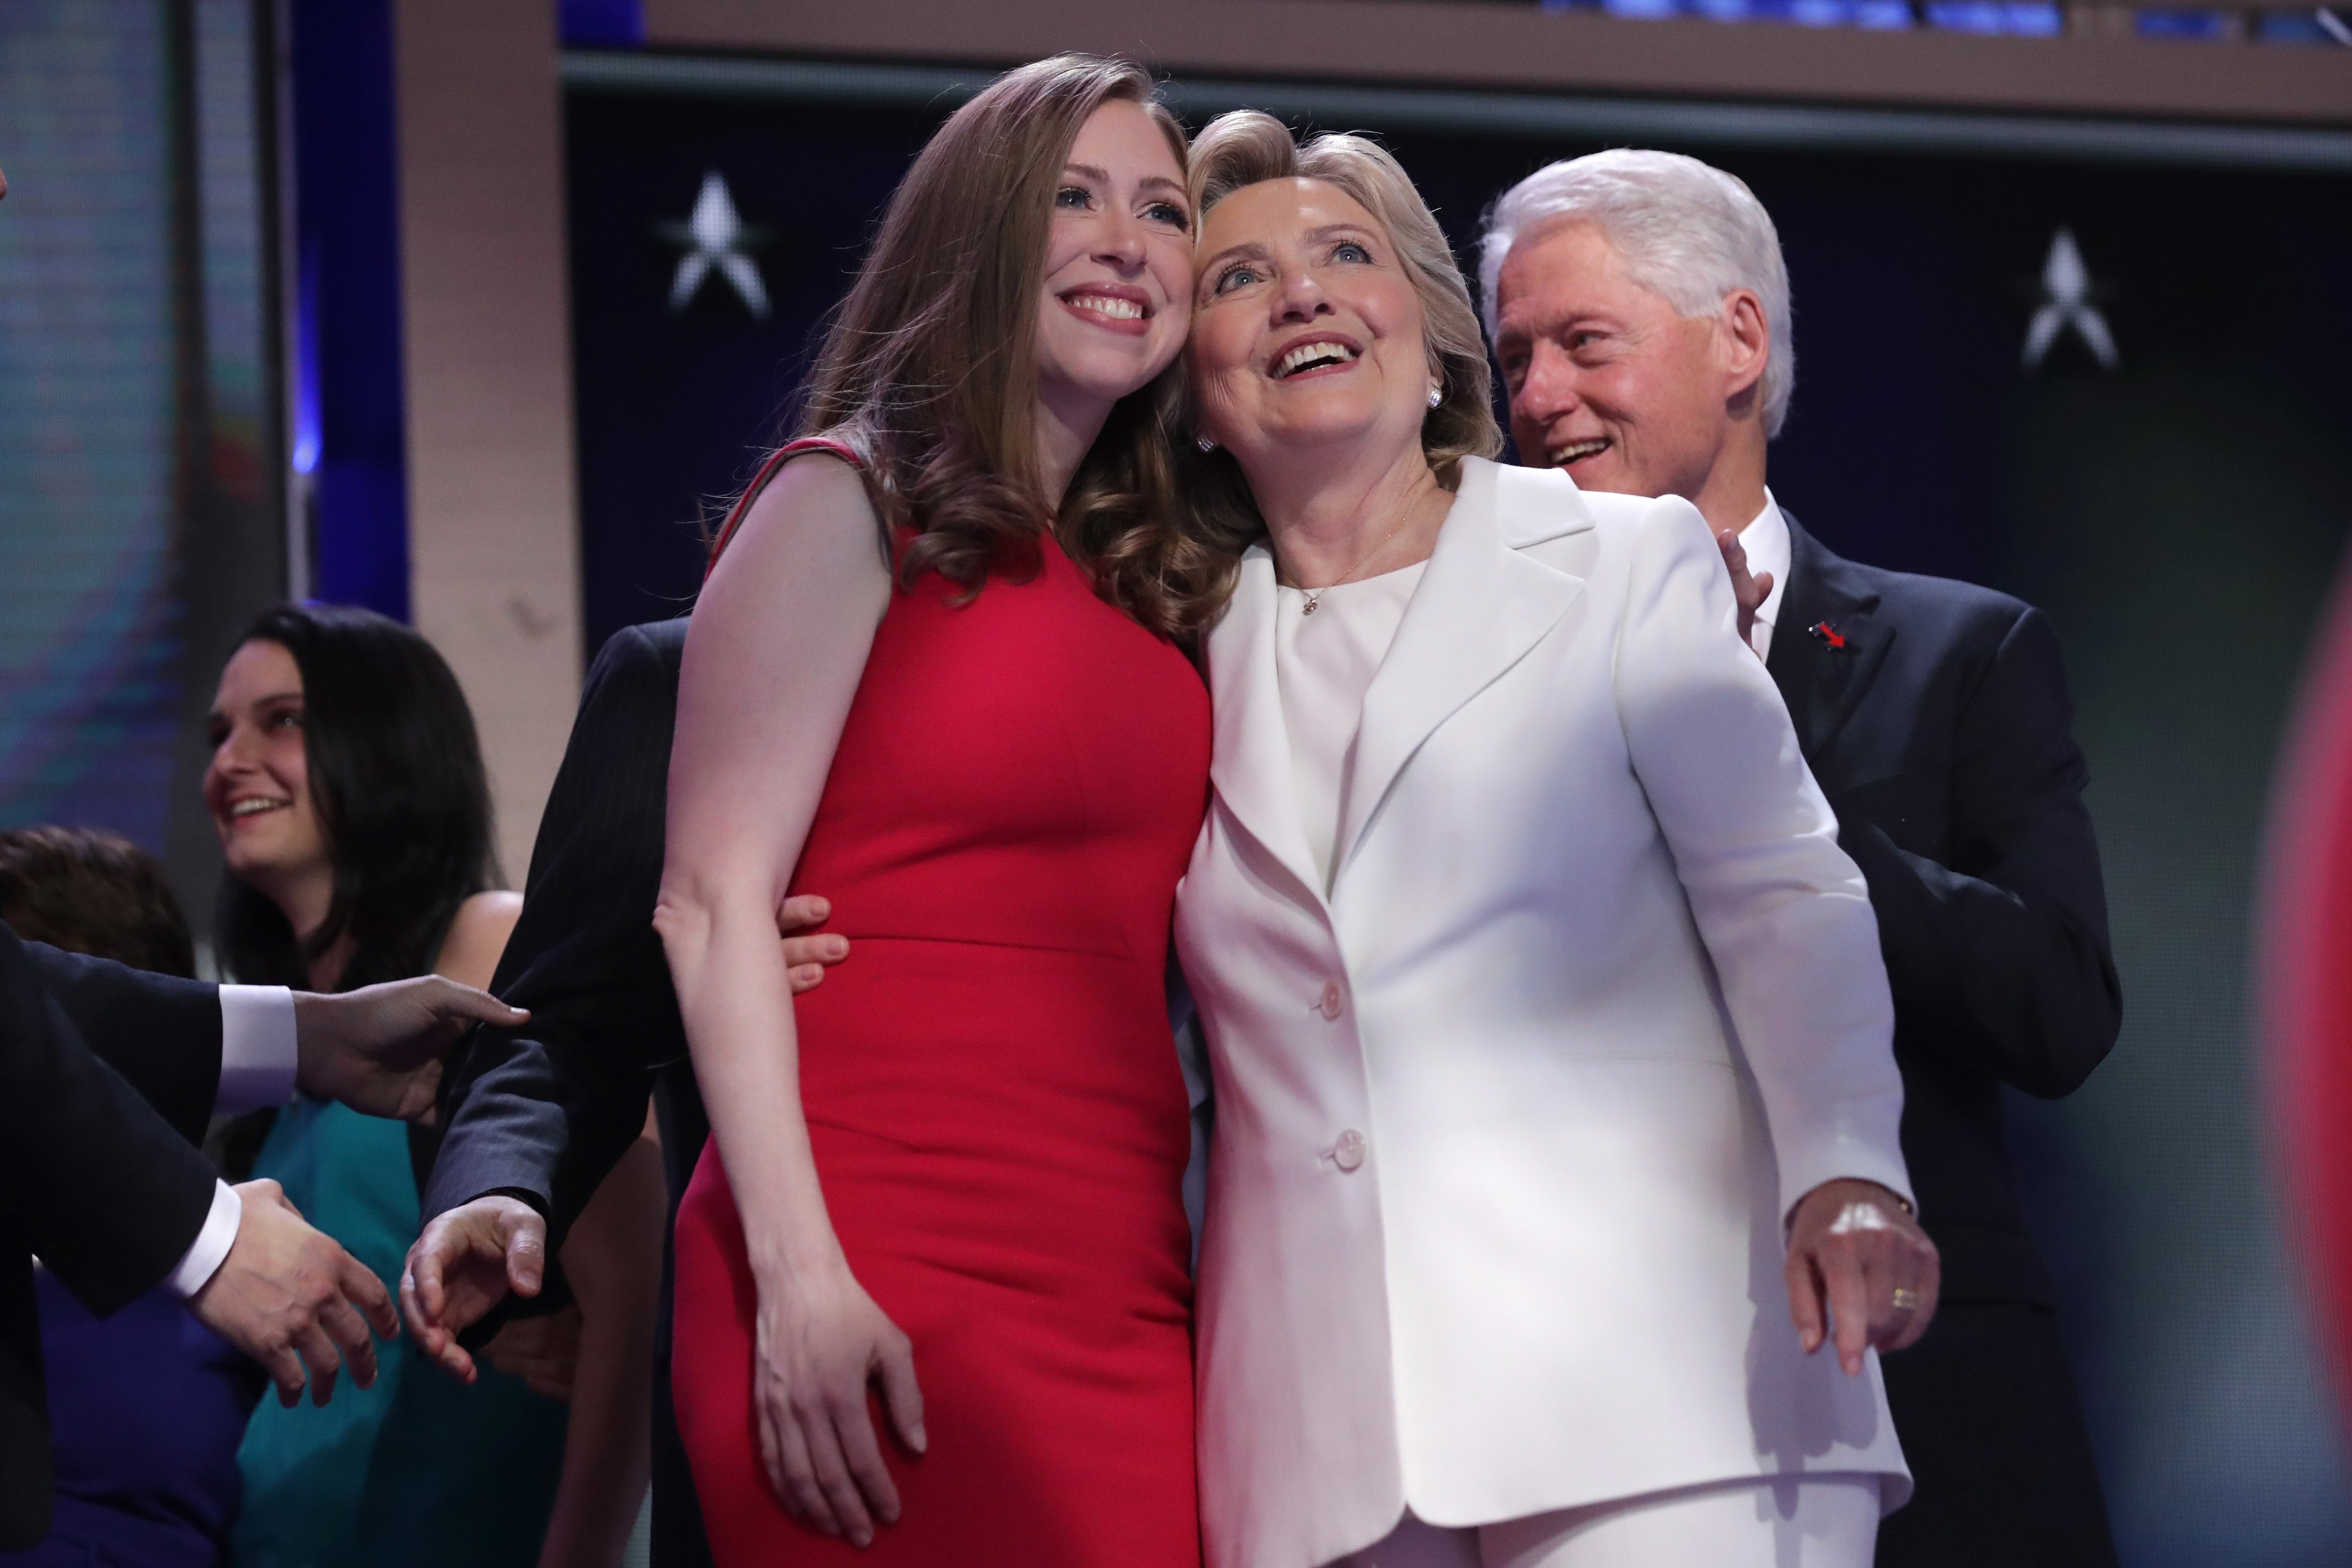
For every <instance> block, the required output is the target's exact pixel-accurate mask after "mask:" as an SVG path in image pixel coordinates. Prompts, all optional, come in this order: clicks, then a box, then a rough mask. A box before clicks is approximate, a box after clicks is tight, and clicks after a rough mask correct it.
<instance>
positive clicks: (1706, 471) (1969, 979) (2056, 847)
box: [1481, 149, 2123, 1568]
mask: <svg viewBox="0 0 2352 1568" xmlns="http://www.w3.org/2000/svg"><path fill="white" fill-rule="evenodd" d="M1484 249H1485V256H1484V262H1483V267H1482V278H1481V280H1482V282H1483V284H1484V292H1485V294H1486V322H1487V328H1488V331H1490V332H1491V333H1492V334H1493V336H1494V342H1495V349H1496V355H1497V357H1498V359H1499V361H1500V363H1501V364H1502V367H1503V374H1504V379H1505V383H1506V385H1507V390H1508V393H1509V395H1510V408H1511V429H1512V435H1513V437H1515V439H1516V441H1517V447H1518V453H1519V459H1520V461H1522V462H1524V463H1529V464H1533V465H1535V466H1538V467H1543V468H1562V469H1565V470H1566V471H1567V472H1568V473H1569V474H1570V476H1571V477H1572V478H1573V479H1575V480H1576V482H1577V484H1578V485H1579V486H1580V487H1581V488H1582V489H1588V490H1608V491H1615V492H1618V493H1622V494H1627V495H1640V496H1664V495H1677V496H1682V497H1684V498H1685V499H1686V500H1690V501H1691V502H1693V503H1694V504H1695V505H1696V506H1697V507H1698V509H1699V510H1700V512H1701V513H1702V514H1703V515H1704V516H1705V517H1706V520H1707V524H1708V526H1709V527H1710V528H1711V529H1713V530H1714V531H1716V533H1717V539H1718V541H1719V542H1721V544H1722V547H1723V548H1724V550H1725V552H1726V555H1727V559H1728V560H1729V561H1730V562H1731V563H1732V565H1733V568H1734V577H1735V583H1736V584H1737V585H1738V588H1739V591H1740V597H1741V600H1742V606H1743V612H1744V618H1745V619H1750V620H1752V626H1749V627H1748V636H1749V640H1750V643H1751V646H1753V647H1755V649H1756V651H1757V653H1758V654H1759V656H1761V657H1763V658H1764V659H1765V668H1767V669H1768V670H1769V672H1770V674H1771V676H1772V679H1773V681H1774V683H1775V684H1776V685H1777V686H1778V687H1779V689H1780V694H1781V698H1782V700H1783V701H1784V702H1785V703H1786V704H1787V706H1788V709H1789V713H1790V718H1791V719H1792V720H1793V721H1794V722H1795V725H1796V730H1797V735H1798V739H1799V742H1800V743H1801V745H1802V747H1803V749H1804V755H1805V761H1806V762H1807V763H1808V764H1810V766H1811V769H1812V771H1813V773H1814V775H1815V777H1816V778H1818V779H1819V780H1820V782H1821V785H1822V791H1823V792H1824V793H1825V794H1826V795H1828V797H1829V802H1830V805H1831V807H1832V809H1833V810H1834V811H1835V812H1836V813H1837V822H1838V843H1839V845H1840V847H1842V848H1843V849H1844V850H1845V852H1846V853H1847V854H1848V855H1850V856H1852V857H1853V860H1854V863H1855V864H1856V865H1858V866H1860V867H1861V868H1862V871H1863V875H1864V878H1865V879H1867V881H1868V882H1869V884H1870V899H1871V904H1872V907H1873V909H1874V911H1875V913H1876V916H1877V922H1878V934H1879V942H1880V946H1881V948H1882V950H1883V952H1884V953H1885V960H1886V973H1887V979H1888V981H1889V983H1890V984H1891V985H1892V987H1893V990H1894V996H1895V1064H1896V1066H1898V1067H1899V1068H1902V1071H1903V1090H1904V1095H1903V1152H1904V1157H1905V1159H1906V1162H1907V1163H1908V1164H1909V1167H1910V1171H1911V1176H1912V1180H1913V1181H1914V1182H1916V1184H1917V1187H1918V1195H1919V1204H1920V1223H1921V1224H1922V1225H1924V1226H1926V1228H1927V1234H1928V1235H1929V1236H1930V1237H1933V1238H1934V1239H1935V1242H1936V1245H1937V1248H1938V1249H1939V1250H1940V1252H1941V1254H1942V1258H1943V1300H1944V1305H1943V1308H1942V1310H1941V1311H1940V1312H1939V1313H1938V1315H1937V1318H1936V1321H1935V1322H1934V1323H1933V1325H1932V1326H1930V1328H1929V1329H1928V1331H1927V1336H1926V1337H1925V1338H1924V1339H1923V1340H1922V1341H1921V1342H1919V1343H1918V1344H1917V1345H1916V1347H1914V1348H1912V1349H1909V1350H1907V1351H1906V1352H1903V1353H1902V1354H1900V1355H1896V1356H1893V1357H1890V1358H1889V1359H1888V1360H1887V1362H1886V1363H1885V1370H1886V1394H1887V1400H1888V1403H1889V1404H1890V1405H1891V1406H1892V1408H1893V1410H1894V1415H1895V1426H1896V1428H1897V1430H1898V1432H1899V1433H1900V1435H1901V1436H1902V1439H1903V1451H1904V1456H1905V1458H1907V1459H1908V1460H1909V1461H1910V1463H1911V1468H1912V1474H1913V1477H1914V1479H1915V1480H1916V1483H1917V1488H1918V1489H1917V1492H1916V1494H1915V1496H1914V1499H1913V1501H1912V1503H1911V1505H1910V1506H1909V1507H1908V1508H1906V1509H1905V1510H1903V1511H1902V1512H1900V1513H1897V1514H1894V1515H1891V1516H1889V1517H1888V1519H1887V1520H1886V1522H1885V1525H1884V1526H1883V1527H1882V1529H1881V1531H1880V1537H1879V1556H1878V1561H1879V1562H1880V1563H1884V1564H1887V1565H1889V1568H1895V1565H1898V1564H1899V1565H1901V1568H1917V1565H1926V1564H1950V1565H1952V1568H1971V1565H1974V1564H1979V1563H2069V1564H2083V1565H2085V1568H2090V1565H2095V1564H2099V1563H2113V1562H2114V1561H2115V1546H2114V1544H2113V1542H2111V1541H2110V1540H2109V1539H2108V1530H2107V1518H2106V1509H2105V1502H2104V1501H2103V1500H2102V1497H2101V1492H2100V1486H2099V1474H2098V1470H2097V1468H2096V1466H2095V1463H2094V1461H2093V1458H2092V1453H2091V1444H2090V1436H2089V1434H2088V1433H2087V1432H2086V1431H2085V1429H2084V1423H2083V1416H2082V1413H2081V1409H2080V1407H2079V1405H2078V1404H2077V1402H2076V1400H2075V1395H2074V1382H2073V1378H2072V1376H2071V1375H2070V1373H2069V1371H2068V1368H2067V1364H2066V1357H2065V1352H2064V1348H2063V1345H2062V1343H2061V1342H2060V1340H2059V1335H2058V1328H2057V1324H2056V1323H2055V1321H2053V1310H2052V1306H2053V1295H2052V1290H2051V1286H2050V1280H2049V1277H2048V1275H2047V1273H2046V1271H2045V1270H2044V1268H2043V1266H2042V1259H2041V1258H2040V1256H2039V1255H2038V1253H2037V1252H2036V1250H2035V1248H2034V1246H2033V1242H2032V1237H2030V1236H2029V1235H2028V1234H2027V1231H2026V1226H2025V1220H2024V1216H2023V1214H2022V1212H2021V1206H2020V1204H2019V1198H2018V1194H2017V1191H2016V1189H2015V1184H2014V1182H2013V1178H2012V1176H2011V1164H2010V1159H2009V1149H2008V1146H2007V1138H2006V1135H2005V1132H2004V1128H2003V1111H2002V1105H2001V1096H2002V1092H2003V1087H2004V1086H2005V1085H2006V1086H2008V1087H2011V1088H2014V1089H2021V1090H2023V1091H2025V1092H2026V1093H2029V1094H2033V1095H2039V1096H2042V1097H2044V1098H2052V1097H2056V1096H2059V1095H2064V1094H2071V1093H2072V1092H2074V1090H2075V1089H2079V1088H2080V1087H2082V1084H2083V1082H2084V1079H2088V1078H2089V1077H2090V1075H2091V1072H2092V1070H2093V1069H2094V1068H2096V1067H2097V1066H2098V1065H2099V1063H2100V1062H2101V1061H2102V1060H2104V1059H2105V1057H2106V1054H2107V1051H2108V1048H2109V1047H2112V1046H2113V1045H2114V1044H2115V1040H2116V1032H2117V1030H2118V1029H2119V1028H2120V1027H2121V1026H2122V1021H2123V1015H2122V992H2121V987H2120V984H2119V983H2118V982H2117V980H2116V967H2115V962H2114V960H2113V958H2112V957H2111V956H2110V950H2109V943H2108V937H2107V909H2106V894H2105V885H2104V881H2103V879H2102V876H2101V873H2100V867H2099V848H2098V843H2097V840H2096V839H2095V837H2094V835H2093V833H2092V829H2091V817H2090V813H2089V811H2088V810H2087V808H2086V807H2085V806H2084V801H2083V791H2084V786H2085V784H2088V782H2089V769H2088V768H2087V766H2086V765H2085V764H2084V760H2083V752H2082V750H2081V748H2080V747H2079V746H2077V745H2076V744H2075V742H2074V733H2073V723H2074V702H2073V700H2072V698H2071V697H2070V696H2069V694H2068V691H2067V686H2066V672H2065V668H2064V665H2063V661H2062V659H2061V657H2060V652H2059V644H2058V637H2057V633H2056V632H2055V631H2054V630H2053V627H2052V626H2051V624H2050V622H2049V620H2048V619H2047V618H2046V617H2044V616H2042V614H2041V612H2039V611H2037V610H2035V609H2033V608H2032V606H2030V605H2025V604H2022V603H2021V602H2020V601H2018V600H2016V599H2014V598H2011V597H2010V596H2009V595H2004V594H1997V593H1994V592H1992V591H1990V590H1989V589H1985V588H1980V587H1977V586H1975V585H1973V584H1967V583H1958V582H1952V581H1948V580H1946V579H1943V578H1937V577H1922V576H1915V575H1911V574H1906V573H1898V572H1884V571H1880V570H1878V569H1876V568H1874V567H1869V566H1863V565H1859V564H1857V563H1853V562H1850V561H1845V560H1843V559H1841V558H1840V557H1839V556H1837V555H1836V554H1834V553H1832V552H1831V551H1829V550H1828V549H1827V548H1825V547H1824V546H1823V545H1822V543H1821V542H1819V541H1818V540H1816V539H1814V538H1813V537H1812V535H1811V534H1810V533H1807V532H1806V531H1804V530H1803V529H1802V528H1801V527H1799V526H1798V524H1797V521H1796V520H1795V519H1794V518H1793V517H1790V515H1789V514H1788V513H1786V512H1784V511H1783V510H1781V509H1780V505H1779V503H1778V502H1777V501H1775V500H1774V499H1773V496H1772V493H1771V492H1770V491H1769V489H1766V488H1765V484H1764V478H1765V459H1766V453H1767V448H1768V446H1769V442H1770V441H1771V439H1772V437H1774V436H1776V435H1778V434H1779V432H1780V426H1781V422H1782V421H1783V420H1784V419H1785V418H1786V417H1787V415H1788V410H1789V403H1790V395H1791V393H1792V392H1793V390H1794V387H1795V384H1796V361H1795V355H1794V351H1793V348H1792V346H1791V343H1790V298H1789V276H1788V270H1787V268H1786V266H1785V265H1784V263H1783V262H1782V259H1781V256H1780V237H1779V235H1778V233H1777V232H1776V231H1775V230H1774V228H1773V226H1772V219H1771V217H1770V216H1769V214H1767V213H1766V212H1765V210H1764V207H1763V205H1762V204H1761V203H1759V201H1758V200H1757V199H1756V197H1755V195H1754V194H1753V193H1751V192H1750V191H1749V190H1748V186H1747V185H1746V184H1743V183H1741V182H1740V181H1739V180H1738V179H1736V178H1734V177H1733V176H1731V175H1729V174H1724V173H1723V172H1722V171H1720V170H1717V169H1713V168H1710V167H1708V166H1707V165H1706V164H1705V163H1700V162H1698V161H1697V160H1696V159H1694V158H1688V157H1684V156H1682V155H1680V154H1678V153H1656V152H1643V151H1634V150H1622V149H1621V150H1618V151H1613V152H1607V153H1594V154H1592V155H1591V156H1589V157H1584V158H1579V159H1575V160H1573V161H1570V162H1564V163H1554V164H1552V165H1550V166H1549V167H1548V168H1545V169H1542V170H1540V171H1538V173H1536V174H1531V175H1529V176H1528V178H1527V179H1526V180H1525V181H1523V182H1521V183H1520V184H1517V185H1515V186H1513V187H1512V188H1511V189H1510V190H1509V191H1507V192H1506V193H1505V194H1504V195H1503V196H1502V197H1501V199H1500V200H1498V201H1497V202H1496V204H1495V206H1494V209H1493V213H1492V216H1491V218H1490V221H1489V224H1488V226H1487V229H1486V237H1485V240H1484ZM1751 569H1752V572H1753V575H1752V576H1750V570H1751Z"/></svg>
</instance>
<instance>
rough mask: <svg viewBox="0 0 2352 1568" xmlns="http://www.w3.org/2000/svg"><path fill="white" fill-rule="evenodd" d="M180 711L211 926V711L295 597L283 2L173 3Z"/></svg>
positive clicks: (183, 822) (175, 850)
mask: <svg viewBox="0 0 2352 1568" xmlns="http://www.w3.org/2000/svg"><path fill="white" fill-rule="evenodd" d="M166 16H167V17H168V21H169V31H168V37H169V40H170V53H171V70H170V78H169V79H170V84H171V85H170V88H169V94H170V110H171V112H170V123H171V135H172V156H171V170H172V185H171V190H172V196H171V212H172V236H173V240H172V247H173V317H174V321H173V331H174V338H173V342H174V362H173V367H174V376H173V380H174V389H175V403H176V408H177V416H178V417H177V435H178V440H177V444H176V454H175V456H176V461H175V463H174V465H173V468H174V472H173V479H174V490H175V495H176V501H177V504H176V507H175V510H174V521H175V531H174V536H173V573H174V584H175V593H174V599H173V603H174V606H175V616H176V627H177V633H178V636H177V643H178V651H179V657H180V679H179V692H178V712H177V720H176V724H175V732H174V736H173V746H172V765H171V773H170V782H169V784H168V786H167V788H168V791H169V793H168V796H167V798H166V799H165V801H164V802H163V861H164V868H165V869H166V870H167V871H168V872H169V874H170V876H171V879H172V883H173V889H174V890H175V891H177V892H178V894H179V896H180V899H181V901H182V902H183V903H184V904H185V905H186V906H187V908H188V910H189V913H190V915H191V916H192V917H193V918H194V921H195V922H196V926H197V929H198V931H199V932H201V931H203V929H204V926H205V917H206V912H207V910H209V908H210V905H211V902H212V900H213V898H214V895H215V889H216V888H217V885H218V882H219V879H220V859H219V847H218V842H217V839H216V837H215V834H214V831H213V826H212V822H211V819H210V817H209V816H208V815H207V814H206V812H205V808H204V804H203V800H202V794H201V792H202V784H203V779H204V773H205V765H206V763H208V762H209V761H210V757H211V747H210V746H209V744H208V743H207V740H206V736H205V716H206V713H207V711H208V710H209V708H210V706H211V699H212V693H213V689H214V687H215V684H216V683H217V681H218V679H219V675H220V669H221V666H222V665H223V664H224V663H226V661H227V658H228V656H229V654H230V653H231V652H233V651H234V650H235V648H236V642H237V639H238V637H240V636H241V634H242V633H243V630H244V628H245V626H247V623H249V622H250V621H251V620H252V618H253V616H254V613H255V612H256V611H257V610H258V609H260V608H261V607H262V606H263V605H268V604H270V603H272V602H274V601H276V600H278V599H279V598H282V597H284V596H285V594H286V591H287V575H288V563H287V533H286V528H285V522H284V519H285V482H284V481H285V472H286V468H285V458H284V451H285V443H284V440H283V436H282V432H283V428H284V426H283V424H282V422H281V419H280V416H279V414H278V382H279V376H278V366H279V363H280V361H279V358H278V347H277V338H278V331H277V315H278V311H277V308H276V300H277V299H278V294H277V283H276V273H277V268H276V266H275V240H276V227H277V226H276V224H275V222H274V219H273V213H274V211H275V203H274V199H273V184H274V181H273V173H272V166H273V164H274V163H275V157H274V153H275V148H276V144H277V143H276V125H275V121H276V116H275V113H274V108H275V99H276V94H275V90H274V81H275V56H274V49H273V45H272V29H271V20H272V9H271V5H270V4H269V0H170V4H169V5H168V7H167V11H166Z"/></svg>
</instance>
